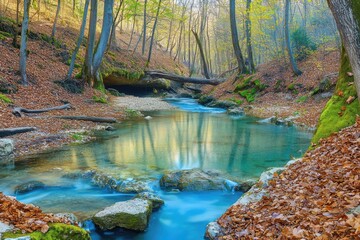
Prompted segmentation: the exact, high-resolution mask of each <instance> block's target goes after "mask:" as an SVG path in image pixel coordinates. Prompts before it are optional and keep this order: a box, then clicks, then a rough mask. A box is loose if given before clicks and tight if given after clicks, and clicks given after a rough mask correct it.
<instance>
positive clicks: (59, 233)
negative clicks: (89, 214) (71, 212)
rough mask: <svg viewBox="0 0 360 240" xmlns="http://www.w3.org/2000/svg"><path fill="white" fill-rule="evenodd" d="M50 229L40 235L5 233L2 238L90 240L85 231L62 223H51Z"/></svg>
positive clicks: (35, 233) (39, 233)
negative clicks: (27, 237) (28, 237)
mask: <svg viewBox="0 0 360 240" xmlns="http://www.w3.org/2000/svg"><path fill="white" fill-rule="evenodd" d="M49 226H50V228H49V230H48V231H47V233H45V234H44V233H41V232H39V231H36V232H32V233H28V234H22V233H11V232H7V233H4V234H3V238H4V239H5V238H18V237H23V236H30V239H31V240H55V239H56V240H67V239H72V240H87V239H91V238H90V235H89V233H88V232H87V231H85V230H84V229H82V228H80V227H77V226H73V225H68V224H63V223H53V224H50V225H49Z"/></svg>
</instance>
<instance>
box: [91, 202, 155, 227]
mask: <svg viewBox="0 0 360 240" xmlns="http://www.w3.org/2000/svg"><path fill="white" fill-rule="evenodd" d="M151 212H152V204H151V202H150V201H148V200H144V199H139V198H136V199H132V200H128V201H124V202H117V203H115V204H114V205H112V206H110V207H107V208H105V209H104V210H102V211H100V212H98V213H96V214H95V216H94V217H93V221H94V223H95V224H96V225H98V226H99V227H100V228H101V229H104V230H105V229H113V228H115V227H122V228H126V229H130V230H135V231H144V230H145V229H146V228H147V226H148V223H149V218H150V214H151Z"/></svg>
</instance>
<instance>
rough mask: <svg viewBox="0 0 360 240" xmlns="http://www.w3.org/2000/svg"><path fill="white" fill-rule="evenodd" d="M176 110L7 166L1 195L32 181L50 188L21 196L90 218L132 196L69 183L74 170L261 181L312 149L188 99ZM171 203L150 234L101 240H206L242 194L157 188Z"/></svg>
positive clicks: (299, 135)
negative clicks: (183, 172)
mask: <svg viewBox="0 0 360 240" xmlns="http://www.w3.org/2000/svg"><path fill="white" fill-rule="evenodd" d="M169 102H171V103H172V104H174V105H175V106H177V107H179V108H180V109H179V110H175V111H159V112H148V113H146V114H147V115H149V116H152V119H150V120H145V119H140V120H136V121H126V122H123V123H120V124H119V125H118V126H117V127H118V130H117V131H114V132H101V133H99V134H98V137H99V140H97V141H96V142H92V143H88V144H83V145H77V146H70V147H67V148H65V149H63V150H62V151H55V152H49V153H46V154H40V155H37V156H34V157H31V158H28V159H26V161H19V162H16V163H15V164H14V165H8V166H5V167H4V166H3V167H1V166H0V189H1V191H2V192H4V193H5V194H9V195H13V192H14V187H15V186H16V185H18V184H20V183H24V182H27V181H29V180H38V181H42V182H44V183H45V184H46V185H47V186H48V187H47V188H45V189H41V190H37V191H34V192H31V193H28V194H23V195H19V196H17V198H18V199H19V200H21V201H24V202H27V203H33V204H36V205H39V206H40V207H42V208H43V209H44V210H45V211H49V212H74V213H75V214H76V215H78V216H80V217H81V218H82V219H85V218H87V217H89V216H91V215H93V214H94V213H95V212H96V211H99V210H101V209H103V208H104V207H106V206H109V205H111V204H113V203H115V202H117V201H124V200H127V199H130V198H132V197H133V195H131V194H119V193H113V192H109V191H107V190H104V189H100V188H97V187H94V186H92V185H91V183H90V182H87V181H85V180H76V181H74V180H68V179H64V178H62V177H61V176H62V175H64V173H67V172H74V171H78V170H87V169H96V170H99V171H101V172H106V173H109V174H111V175H114V176H116V177H121V178H137V179H148V178H154V179H158V178H160V176H161V174H162V172H163V171H164V170H167V169H189V168H202V169H217V170H221V171H224V172H226V173H230V174H232V175H234V176H237V177H239V178H244V179H247V178H253V177H258V176H259V175H260V173H261V172H263V171H264V170H266V169H267V168H268V167H278V166H283V165H284V164H285V163H286V162H287V161H288V160H289V159H290V158H291V157H298V156H301V155H302V153H303V152H304V151H305V150H306V149H307V147H308V145H309V143H310V138H311V136H312V133H311V132H307V131H302V130H300V129H297V128H295V127H282V126H275V125H271V124H266V123H262V122H261V121H259V119H256V118H252V117H247V116H244V117H236V118H234V117H231V116H229V115H227V114H226V113H224V110H223V109H213V108H206V107H203V106H200V105H198V104H197V103H196V102H195V101H193V100H189V99H171V100H169ZM155 189H156V190H157V192H158V194H159V195H161V196H162V197H163V198H164V200H165V202H166V205H165V206H164V207H162V208H161V209H160V210H159V211H157V212H155V213H154V214H153V215H152V217H151V221H150V226H149V229H148V230H147V231H146V232H145V233H134V232H129V231H124V230H121V229H118V230H116V231H113V232H101V231H99V230H96V229H94V228H92V226H91V223H89V222H87V224H86V227H87V228H88V229H91V230H92V237H93V238H94V239H201V238H202V236H203V234H204V231H205V226H206V223H208V222H210V221H212V220H214V219H216V218H217V217H219V216H220V215H221V213H223V212H224V211H225V210H226V208H227V207H229V206H230V205H231V204H232V203H234V202H235V201H236V199H237V198H238V197H239V196H240V195H241V193H235V194H234V193H231V192H221V191H219V192H204V193H177V194H173V193H166V192H163V191H161V190H160V189H159V188H158V187H157V186H155Z"/></svg>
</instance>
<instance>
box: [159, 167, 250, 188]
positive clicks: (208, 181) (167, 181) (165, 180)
mask: <svg viewBox="0 0 360 240" xmlns="http://www.w3.org/2000/svg"><path fill="white" fill-rule="evenodd" d="M250 184H251V182H250V181H245V182H244V181H241V180H238V179H235V178H234V177H231V176H228V175H226V174H224V173H222V172H220V171H215V170H207V171H204V170H201V169H197V168H195V169H189V170H175V171H167V172H165V173H164V175H163V176H162V178H161V179H160V186H161V187H162V188H164V189H166V190H168V191H169V190H172V189H179V190H180V191H208V190H225V189H228V190H229V191H232V190H235V191H246V190H248V189H249V185H250Z"/></svg>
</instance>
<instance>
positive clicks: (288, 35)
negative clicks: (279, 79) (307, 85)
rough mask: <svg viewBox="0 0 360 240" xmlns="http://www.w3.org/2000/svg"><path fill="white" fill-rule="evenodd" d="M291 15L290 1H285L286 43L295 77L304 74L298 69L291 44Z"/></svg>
mask: <svg viewBox="0 0 360 240" xmlns="http://www.w3.org/2000/svg"><path fill="white" fill-rule="evenodd" d="M289 15H290V0H286V1H285V42H286V48H287V51H288V54H289V59H290V64H291V68H292V70H293V72H294V74H295V75H297V76H299V75H301V74H302V72H301V71H300V69H299V68H298V66H297V64H296V61H295V58H294V54H293V51H292V48H291V42H290V30H289Z"/></svg>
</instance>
